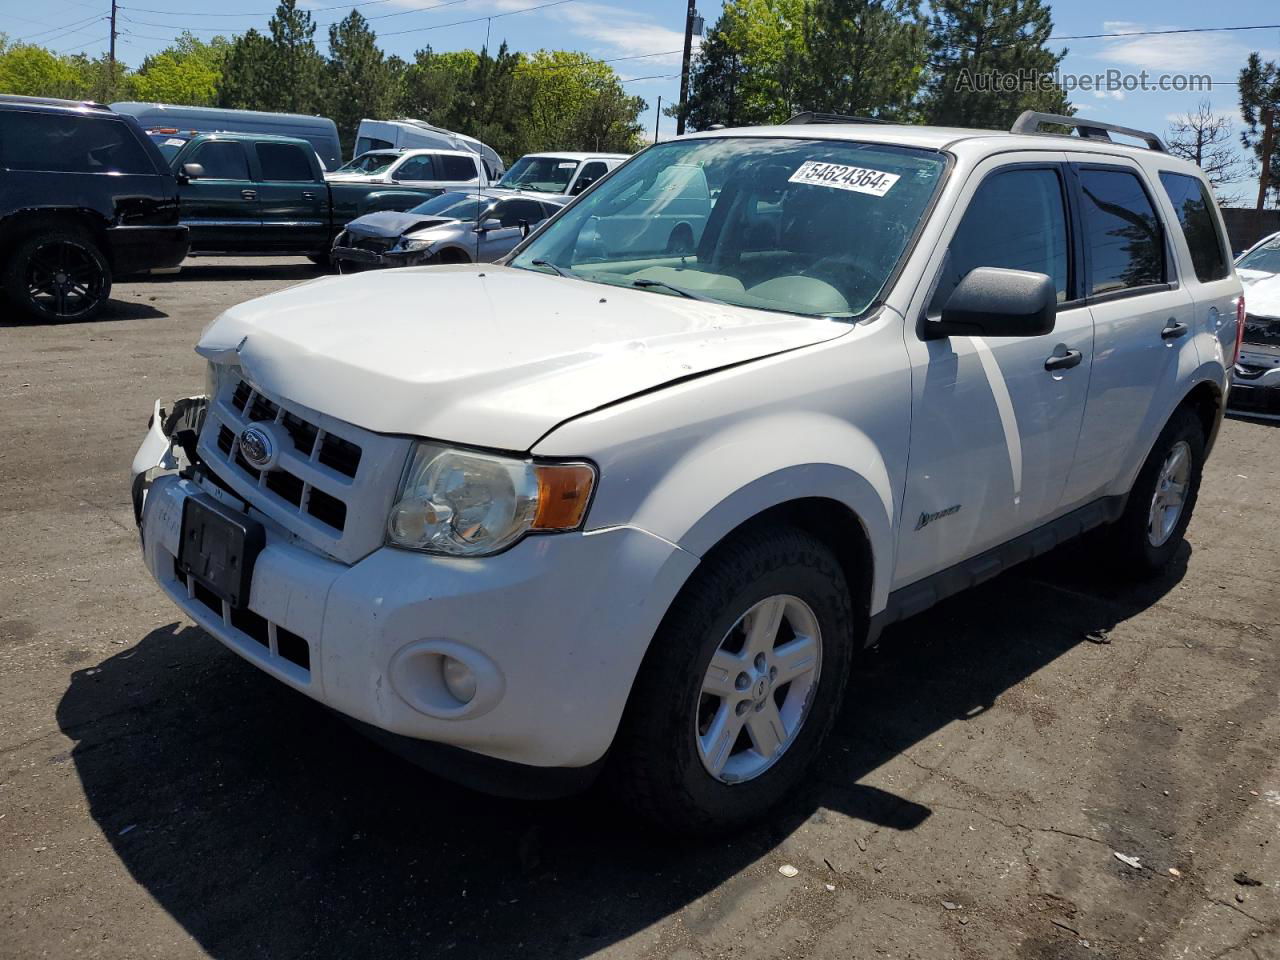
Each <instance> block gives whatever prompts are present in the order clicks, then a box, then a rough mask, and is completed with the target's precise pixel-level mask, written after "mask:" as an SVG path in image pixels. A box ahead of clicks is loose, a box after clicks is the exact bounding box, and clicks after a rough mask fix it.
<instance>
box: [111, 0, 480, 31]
mask: <svg viewBox="0 0 1280 960" xmlns="http://www.w3.org/2000/svg"><path fill="white" fill-rule="evenodd" d="M389 2H390V0H367V2H366V3H356V4H339V5H337V6H332V7H309V8H302V9H301V11H300V12H303V13H323V12H325V11H327V10H354V9H355V8H356V7H368V6H372V5H373V4H375V3H389ZM469 2H470V0H444V2H443V3H437V4H434V5H433V6H430V7H413V8H411V9H409V10H397V11H395V12H394V13H377V14H371V15H370V16H367V17H365V19H366V20H369V21H373V20H386V19H388V18H390V17H405V16H409V15H410V14H414V13H431V12H432V11H434V10H442V9H443V8H445V7H456V6H457V5H458V4H460V3H469ZM120 9H121V10H131V11H133V12H135V13H151V14H157V15H159V16H162V17H177V18H180V19H186V18H187V17H188V16H197V17H266V18H271V17H274V16H275V14H276V11H274V10H272V11H270V12H263V13H197V14H185V13H173V12H172V11H168V10H152V9H150V8H147V7H121V8H120ZM134 22H135V23H146V24H147V25H148V26H152V27H169V28H170V29H172V25H171V24H167V23H150V22H148V21H145V20H135V21H134ZM339 22H341V21H339V20H327V21H325V22H324V23H319V22H317V23H316V26H318V27H327V26H329V25H330V24H333V23H339ZM184 29H186V30H191V31H200V32H202V33H211V32H217V28H215V27H184Z"/></svg>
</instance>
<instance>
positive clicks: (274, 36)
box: [218, 0, 324, 113]
mask: <svg viewBox="0 0 1280 960" xmlns="http://www.w3.org/2000/svg"><path fill="white" fill-rule="evenodd" d="M267 26H268V29H269V31H270V34H271V35H270V36H269V37H268V36H264V35H263V34H261V33H259V32H258V31H257V30H254V29H250V30H249V31H247V32H246V33H243V34H241V35H240V36H239V37H237V38H236V40H235V43H234V44H232V47H231V50H230V51H229V52H228V54H227V58H226V62H225V64H224V65H223V77H222V86H221V89H220V90H219V92H218V102H219V104H220V105H221V106H224V107H233V108H236V109H241V110H273V111H281V112H287V113H318V112H319V111H320V110H321V109H322V108H323V106H324V102H323V101H324V96H323V92H322V89H321V88H322V80H323V74H324V58H323V57H321V56H320V51H319V50H317V49H316V45H315V40H314V37H315V32H316V25H315V24H314V23H313V22H312V20H311V14H310V13H308V12H307V11H306V10H299V9H298V0H281V2H280V5H279V6H278V7H276V12H275V15H274V16H273V17H272V18H271V21H270V23H269V24H268V25H267Z"/></svg>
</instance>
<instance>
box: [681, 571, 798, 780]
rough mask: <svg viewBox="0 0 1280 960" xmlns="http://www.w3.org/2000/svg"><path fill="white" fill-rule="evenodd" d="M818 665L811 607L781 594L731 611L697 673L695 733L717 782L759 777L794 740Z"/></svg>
mask: <svg viewBox="0 0 1280 960" xmlns="http://www.w3.org/2000/svg"><path fill="white" fill-rule="evenodd" d="M821 670H822V635H821V631H820V629H819V627H818V618H817V616H816V615H815V614H814V612H813V610H812V608H810V606H809V605H808V604H807V603H805V602H804V601H803V600H801V599H800V598H799V597H794V596H790V595H785V594H778V595H775V596H771V597H766V598H765V599H764V600H761V601H760V602H759V603H756V604H755V605H754V606H752V607H751V608H750V609H749V610H747V612H746V613H744V614H743V615H742V616H741V617H739V618H738V620H737V622H736V623H734V625H733V626H732V627H731V628H730V629H729V631H728V633H726V634H725V635H724V637H723V638H722V639H721V641H720V644H719V645H718V646H717V647H716V651H715V653H713V654H712V656H711V663H710V664H709V665H708V666H707V671H706V674H705V676H704V677H703V680H702V691H701V695H700V697H699V701H698V712H697V715H696V717H695V720H694V723H695V730H694V738H695V740H696V741H697V745H698V755H699V757H700V758H701V760H702V765H703V766H704V767H705V768H706V771H707V772H708V773H709V774H711V776H713V777H715V778H716V779H717V780H719V781H721V782H722V783H741V782H743V781H745V780H751V779H753V778H755V777H758V776H760V775H761V774H762V773H764V772H765V771H766V770H768V769H769V768H770V767H771V766H773V765H774V764H775V763H776V762H777V761H778V760H779V759H780V758H781V757H782V755H783V754H784V753H785V752H786V751H787V749H788V748H789V747H790V746H791V745H792V744H793V743H794V742H795V739H796V735H797V734H798V733H799V732H800V728H801V727H802V726H803V725H804V722H805V720H806V719H807V717H808V714H809V706H810V704H811V702H812V700H813V696H814V694H815V693H816V692H817V689H818V677H819V675H820V673H821Z"/></svg>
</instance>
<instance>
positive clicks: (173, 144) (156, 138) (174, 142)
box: [147, 133, 190, 163]
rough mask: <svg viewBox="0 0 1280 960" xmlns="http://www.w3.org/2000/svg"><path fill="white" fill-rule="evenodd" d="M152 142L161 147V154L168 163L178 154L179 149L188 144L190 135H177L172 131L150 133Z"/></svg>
mask: <svg viewBox="0 0 1280 960" xmlns="http://www.w3.org/2000/svg"><path fill="white" fill-rule="evenodd" d="M147 136H149V137H150V138H151V142H152V143H154V144H155V145H156V146H157V147H159V148H160V156H162V157H164V160H165V163H168V162H169V161H170V160H172V159H173V158H174V157H176V156H177V155H178V151H179V150H181V149H182V148H183V147H185V146H186V145H187V141H188V140H189V139H190V138H189V137H175V136H174V135H173V134H171V133H149V134H147Z"/></svg>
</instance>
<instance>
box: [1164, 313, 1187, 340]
mask: <svg viewBox="0 0 1280 960" xmlns="http://www.w3.org/2000/svg"><path fill="white" fill-rule="evenodd" d="M1186 332H1187V325H1186V324H1185V323H1181V322H1179V321H1177V320H1175V319H1173V317H1170V318H1169V322H1168V323H1167V324H1165V327H1164V329H1163V330H1161V331H1160V336H1161V337H1162V338H1163V339H1165V340H1176V339H1178V337H1180V336H1182V335H1183V334H1185V333H1186Z"/></svg>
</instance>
